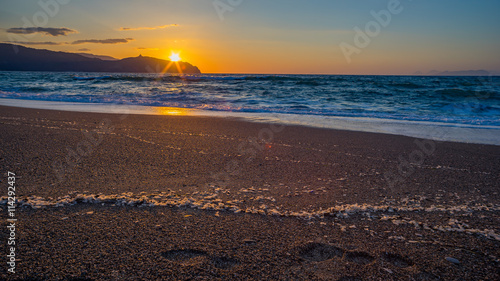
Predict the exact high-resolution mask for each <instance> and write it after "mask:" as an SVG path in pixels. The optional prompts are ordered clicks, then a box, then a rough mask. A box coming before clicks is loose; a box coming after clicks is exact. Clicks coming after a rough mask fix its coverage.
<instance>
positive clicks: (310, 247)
mask: <svg viewBox="0 0 500 281" xmlns="http://www.w3.org/2000/svg"><path fill="white" fill-rule="evenodd" d="M297 249H298V253H299V256H300V257H301V258H303V259H305V260H309V261H325V260H329V259H332V258H334V257H339V258H341V257H342V255H343V254H344V250H343V249H341V248H338V247H335V246H331V245H328V244H322V243H307V244H305V245H303V246H299V247H297Z"/></svg>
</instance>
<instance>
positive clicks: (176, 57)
mask: <svg viewBox="0 0 500 281" xmlns="http://www.w3.org/2000/svg"><path fill="white" fill-rule="evenodd" d="M169 59H170V61H173V62H177V61H180V60H181V57H180V56H179V53H174V52H172V54H171V55H170V57H169Z"/></svg>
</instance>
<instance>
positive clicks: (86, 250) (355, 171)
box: [0, 106, 500, 280]
mask: <svg viewBox="0 0 500 281" xmlns="http://www.w3.org/2000/svg"><path fill="white" fill-rule="evenodd" d="M0 129H1V130H2V134H1V135H0V150H1V159H0V166H1V167H2V171H4V172H5V173H6V172H7V171H12V172H14V173H15V174H16V176H17V178H16V183H17V189H16V195H17V196H18V197H19V200H20V201H19V203H20V205H19V206H18V207H17V209H16V212H17V213H16V218H17V219H18V220H19V221H18V226H17V227H16V231H17V235H18V236H19V238H18V239H19V240H18V243H19V247H18V251H19V252H18V255H19V261H18V262H17V264H18V273H16V275H8V274H7V272H6V271H4V272H2V273H0V276H1V278H3V279H7V280H16V279H19V278H25V279H29V278H42V279H43V278H45V279H70V278H87V279H90V280H102V279H110V278H111V279H113V278H115V279H119V278H124V277H125V276H128V277H130V278H135V279H141V278H142V279H169V278H170V279H188V278H195V277H198V276H201V277H203V278H205V279H209V280H212V279H222V280H234V279H237V280H244V279H252V278H254V279H260V280H263V279H268V280H269V279H273V280H276V279H277V280H280V279H282V280H286V279H291V278H294V279H298V280H349V279H348V278H351V279H354V280H356V279H355V278H358V279H360V280H372V279H375V280H377V279H383V280H391V279H392V280H456V279H460V278H466V279H470V280H484V279H491V280H495V279H498V277H499V273H498V271H497V270H496V268H498V264H499V262H500V256H499V255H498V251H497V250H496V249H498V246H499V243H500V241H499V240H498V239H499V238H500V237H499V236H498V234H500V228H499V227H498V225H500V224H499V222H500V214H499V209H498V206H500V195H499V194H498V182H500V178H499V175H500V171H499V169H500V157H499V156H500V147H499V146H494V145H479V144H465V143H454V142H439V141H429V140H423V139H415V138H410V137H404V136H397V135H387V134H378V133H366V132H355V131H342V130H332V129H319V128H311V127H304V126H281V125H278V124H266V123H255V122H244V121H241V120H236V119H230V118H211V117H201V116H198V117H196V116H179V115H172V116H152V115H133V114H131V115H119V114H101V113H81V112H68V111H53V110H42V109H26V108H15V107H4V106H0ZM419 156H420V157H421V158H419ZM2 181H3V182H5V181H4V179H3V178H2ZM391 183H392V184H391ZM5 196H6V194H5V192H3V193H2V194H1V197H2V198H3V199H2V200H0V201H1V202H0V209H1V213H2V214H3V216H6V209H7V206H6V202H5V201H4V200H5ZM275 211H276V212H277V213H276V212H275ZM3 224H6V222H5V220H3ZM4 227H6V225H4ZM34 245H37V246H34ZM5 247H6V244H5V243H2V246H0V251H2V252H6V251H7V249H6V248H5ZM54 249H57V251H54ZM447 258H453V259H456V260H458V261H459V264H454V263H453V262H450V261H449V260H450V259H447ZM342 278H344V279H342Z"/></svg>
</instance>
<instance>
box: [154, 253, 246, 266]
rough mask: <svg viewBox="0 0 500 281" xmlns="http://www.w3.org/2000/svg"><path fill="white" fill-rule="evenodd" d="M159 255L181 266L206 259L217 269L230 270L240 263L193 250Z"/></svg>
mask: <svg viewBox="0 0 500 281" xmlns="http://www.w3.org/2000/svg"><path fill="white" fill-rule="evenodd" d="M161 255H162V256H163V257H164V258H166V259H168V260H170V261H173V262H177V263H180V264H182V265H192V264H197V263H202V262H205V261H206V259H207V258H210V262H211V263H212V264H213V265H214V266H215V267H216V268H219V269H230V268H232V267H233V266H236V265H238V264H239V263H240V262H239V261H238V260H236V259H233V258H229V257H218V256H214V257H211V256H209V255H208V254H207V252H205V251H201V250H195V249H179V250H171V251H166V252H163V253H161Z"/></svg>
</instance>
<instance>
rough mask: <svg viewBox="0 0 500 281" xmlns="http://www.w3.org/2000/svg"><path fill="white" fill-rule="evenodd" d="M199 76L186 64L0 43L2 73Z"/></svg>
mask: <svg viewBox="0 0 500 281" xmlns="http://www.w3.org/2000/svg"><path fill="white" fill-rule="evenodd" d="M177 65H179V68H180V69H181V71H182V73H200V70H199V69H198V67H196V66H193V65H191V64H190V63H187V62H178V64H176V63H171V62H170V61H167V60H162V59H157V58H152V57H143V56H139V57H135V58H125V59H121V60H102V59H99V58H92V57H86V56H83V55H79V54H74V53H65V52H54V51H49V50H42V49H33V48H27V47H23V46H19V45H12V44H6V43H0V70H7V71H74V72H139V73H155V72H161V71H164V70H165V69H166V68H167V66H168V69H167V70H166V71H165V72H167V73H179V70H178V68H177Z"/></svg>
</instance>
